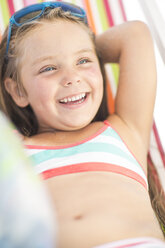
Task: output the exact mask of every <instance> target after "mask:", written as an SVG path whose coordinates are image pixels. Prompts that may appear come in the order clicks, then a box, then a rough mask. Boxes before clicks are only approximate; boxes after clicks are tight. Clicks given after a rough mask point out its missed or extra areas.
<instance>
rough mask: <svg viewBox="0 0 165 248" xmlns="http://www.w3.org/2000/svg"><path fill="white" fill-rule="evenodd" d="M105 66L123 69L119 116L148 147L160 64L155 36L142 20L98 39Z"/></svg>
mask: <svg viewBox="0 0 165 248" xmlns="http://www.w3.org/2000/svg"><path fill="white" fill-rule="evenodd" d="M96 45H97V48H98V50H99V52H100V54H101V57H102V58H103V61H104V62H105V63H107V62H116V63H119V66H120V75H119V86H118V90H117V95H116V99H115V115H116V118H119V119H120V121H121V122H122V123H124V124H125V125H126V126H128V128H130V129H132V130H133V131H134V132H137V134H138V135H139V136H140V138H142V142H144V145H145V146H146V148H147V147H148V142H149V136H150V130H151V125H152V119H153V108H154V102H155V94H156V65H155V57H154V48H153V41H152V38H151V34H150V32H149V29H148V27H147V26H146V24H144V23H143V22H140V21H133V22H126V23H124V24H121V25H119V26H116V27H113V28H110V29H109V30H107V31H106V32H105V33H103V34H101V35H99V36H97V37H96Z"/></svg>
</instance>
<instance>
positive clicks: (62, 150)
mask: <svg viewBox="0 0 165 248" xmlns="http://www.w3.org/2000/svg"><path fill="white" fill-rule="evenodd" d="M26 152H27V154H28V156H30V158H31V159H32V160H33V162H34V167H35V170H36V172H37V173H42V175H43V177H44V178H45V179H47V178H50V177H53V176H60V175H65V174H71V173H80V172H87V171H107V172H113V173H118V174H122V175H125V176H128V177H130V178H133V179H134V180H136V181H138V182H139V183H141V184H142V185H143V186H144V187H145V188H147V187H148V184H147V178H146V175H145V173H144V170H143V168H142V166H141V165H140V163H139V162H138V161H137V160H136V158H135V157H134V155H133V154H132V153H131V151H130V150H129V149H128V147H127V145H126V144H125V143H124V141H123V140H122V138H121V137H120V136H119V134H118V133H117V132H116V131H115V130H114V129H113V128H112V127H111V126H110V124H109V123H108V122H107V121H105V122H104V126H103V127H102V128H101V129H100V130H99V131H98V132H96V133H95V134H94V135H92V136H90V137H89V138H88V139H85V140H83V141H81V142H78V143H76V144H72V145H65V146H31V145H27V146H26Z"/></svg>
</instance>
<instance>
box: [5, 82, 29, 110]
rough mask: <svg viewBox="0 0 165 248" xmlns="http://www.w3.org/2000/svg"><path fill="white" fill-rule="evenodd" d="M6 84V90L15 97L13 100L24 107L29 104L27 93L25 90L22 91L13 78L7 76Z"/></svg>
mask: <svg viewBox="0 0 165 248" xmlns="http://www.w3.org/2000/svg"><path fill="white" fill-rule="evenodd" d="M4 84H5V88H6V91H7V92H8V93H9V94H10V95H11V97H12V98H13V101H14V102H15V103H16V104H17V105H18V106H19V107H22V108H23V107H26V106H27V105H28V104H29V101H28V98H27V95H26V94H25V93H24V92H21V90H20V89H19V86H18V84H17V82H15V81H14V80H13V79H11V78H6V79H5V82H4Z"/></svg>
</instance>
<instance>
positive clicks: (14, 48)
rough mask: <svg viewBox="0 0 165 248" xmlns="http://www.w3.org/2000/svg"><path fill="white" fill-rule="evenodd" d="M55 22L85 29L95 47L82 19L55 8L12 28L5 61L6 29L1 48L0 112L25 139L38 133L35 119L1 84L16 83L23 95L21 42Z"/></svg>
mask: <svg viewBox="0 0 165 248" xmlns="http://www.w3.org/2000/svg"><path fill="white" fill-rule="evenodd" d="M33 16H34V14H33V13H30V14H29V15H28V16H26V17H23V18H21V22H22V23H23V22H25V21H26V20H27V19H31V18H33ZM58 20H63V21H67V22H73V23H77V24H79V25H81V27H82V28H84V29H85V30H86V32H87V33H88V34H89V36H90V38H91V40H92V42H93V44H94V47H95V36H94V34H93V32H92V31H91V29H90V28H89V27H88V25H87V24H85V23H84V21H83V20H82V19H81V18H79V17H75V16H73V15H71V14H70V12H64V11H62V10H61V8H54V9H51V8H46V10H45V12H44V13H43V15H42V16H41V17H40V18H38V19H35V20H33V21H31V22H25V23H24V24H23V25H22V26H20V27H17V26H15V25H13V27H12V34H11V39H10V43H9V51H8V58H7V59H6V57H5V53H6V42H7V33H8V29H6V31H5V33H4V35H3V38H2V42H1V45H0V108H1V110H2V111H3V112H5V113H6V114H7V115H8V116H9V117H10V119H11V120H12V122H13V123H14V124H15V125H16V127H17V128H18V130H19V131H20V132H21V133H22V134H23V135H25V136H31V135H34V134H36V133H37V131H38V122H37V119H36V117H35V114H34V112H33V110H32V108H31V106H30V105H28V106H27V107H25V108H21V107H19V106H17V105H16V104H15V102H14V101H13V99H12V97H11V96H10V95H9V93H8V92H7V91H6V89H5V85H4V80H5V79H6V78H8V77H9V78H12V79H13V80H14V81H15V82H17V85H18V89H21V90H23V91H24V92H25V90H24V89H23V85H22V83H21V78H20V74H19V71H20V70H19V69H20V65H21V57H22V53H23V52H26V48H25V50H23V49H22V50H21V47H22V46H21V42H23V40H24V39H26V37H27V36H28V35H30V32H32V31H34V30H35V29H37V28H38V27H39V26H40V25H42V24H43V23H45V22H50V23H51V22H52V21H58ZM100 65H101V63H100ZM101 70H102V73H103V74H104V68H103V66H101ZM104 88H105V87H104ZM25 94H26V92H25ZM105 94H106V91H104V97H103V98H104V99H103V102H105V103H104V107H103V108H102V110H101V109H99V111H98V114H97V115H96V119H97V120H103V119H105V118H106V117H107V115H108V110H107V104H106V96H105ZM101 104H102V103H101ZM101 112H104V113H105V114H104V116H102V113H101ZM100 117H101V119H100ZM96 119H95V120H96Z"/></svg>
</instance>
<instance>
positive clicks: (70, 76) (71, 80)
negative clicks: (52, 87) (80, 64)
mask: <svg viewBox="0 0 165 248" xmlns="http://www.w3.org/2000/svg"><path fill="white" fill-rule="evenodd" d="M80 82H81V80H80V76H79V75H78V73H77V72H75V70H72V71H71V70H69V71H65V74H64V75H63V78H62V80H61V84H62V85H63V86H64V87H70V86H72V85H74V84H79V83H80Z"/></svg>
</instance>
